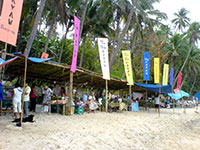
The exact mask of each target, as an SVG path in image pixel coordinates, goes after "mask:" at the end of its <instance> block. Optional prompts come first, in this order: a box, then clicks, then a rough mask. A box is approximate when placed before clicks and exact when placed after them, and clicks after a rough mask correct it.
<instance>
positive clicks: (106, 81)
mask: <svg viewBox="0 0 200 150" xmlns="http://www.w3.org/2000/svg"><path fill="white" fill-rule="evenodd" d="M105 100H106V112H108V80H106V98H105Z"/></svg>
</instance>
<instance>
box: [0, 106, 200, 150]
mask: <svg viewBox="0 0 200 150" xmlns="http://www.w3.org/2000/svg"><path fill="white" fill-rule="evenodd" d="M11 120H12V116H11V115H10V114H7V115H6V116H1V117H0V149H1V150H49V149H50V150H54V149H56V150H57V149H58V150H64V149H65V150H140V149H142V150H146V149H149V150H160V149H164V150H165V149H166V150H172V149H173V150H175V149H176V150H199V149H200V114H196V113H194V109H190V110H187V113H186V114H183V111H182V110H180V109H179V110H176V114H174V115H173V114H172V110H161V116H160V118H159V117H158V114H157V113H155V111H154V110H150V112H144V111H140V112H139V113H137V112H135V113H134V112H123V113H100V112H97V113H96V114H94V113H91V114H88V113H85V114H84V115H73V116H71V117H69V116H62V115H59V114H51V115H47V114H36V115H35V120H36V122H35V123H24V125H23V128H19V127H16V126H15V124H13V123H11Z"/></svg>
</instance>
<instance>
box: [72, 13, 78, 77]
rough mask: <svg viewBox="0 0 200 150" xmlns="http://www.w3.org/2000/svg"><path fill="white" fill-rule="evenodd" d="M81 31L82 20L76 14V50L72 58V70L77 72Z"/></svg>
mask: <svg viewBox="0 0 200 150" xmlns="http://www.w3.org/2000/svg"><path fill="white" fill-rule="evenodd" d="M79 31H80V20H79V19H78V18H77V17H76V16H74V52H73V58H72V65H71V71H72V72H73V73H75V72H76V63H77V56H78V45H79Z"/></svg>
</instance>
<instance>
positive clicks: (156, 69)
mask: <svg viewBox="0 0 200 150" xmlns="http://www.w3.org/2000/svg"><path fill="white" fill-rule="evenodd" d="M154 83H160V59H159V58H154Z"/></svg>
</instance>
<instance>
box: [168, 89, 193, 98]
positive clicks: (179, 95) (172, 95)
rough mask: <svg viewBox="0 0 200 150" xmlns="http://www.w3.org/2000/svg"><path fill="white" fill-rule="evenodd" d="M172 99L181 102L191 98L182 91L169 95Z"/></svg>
mask: <svg viewBox="0 0 200 150" xmlns="http://www.w3.org/2000/svg"><path fill="white" fill-rule="evenodd" d="M168 95H169V96H170V97H172V98H173V99H175V100H179V99H180V98H182V97H190V95H189V94H188V93H186V92H184V91H182V90H179V91H178V92H177V93H168Z"/></svg>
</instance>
